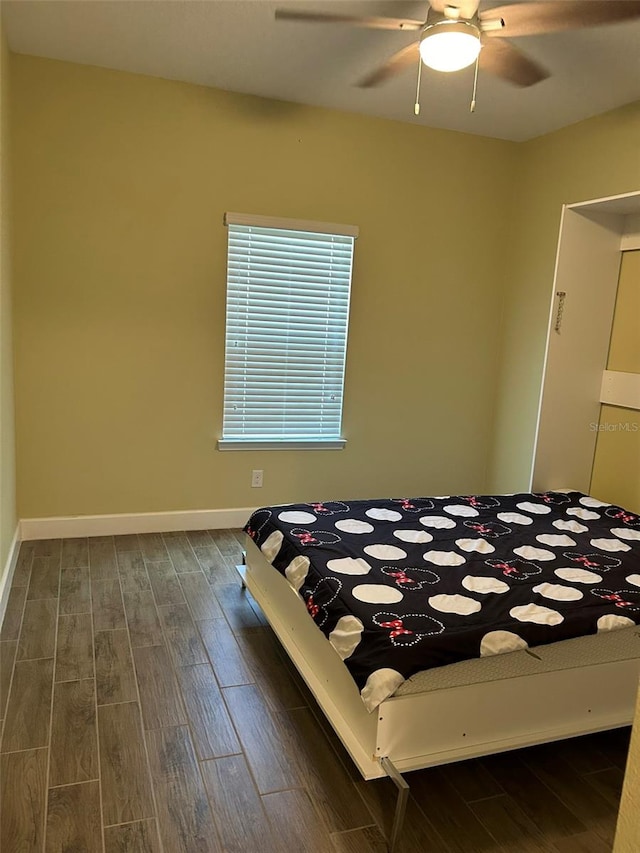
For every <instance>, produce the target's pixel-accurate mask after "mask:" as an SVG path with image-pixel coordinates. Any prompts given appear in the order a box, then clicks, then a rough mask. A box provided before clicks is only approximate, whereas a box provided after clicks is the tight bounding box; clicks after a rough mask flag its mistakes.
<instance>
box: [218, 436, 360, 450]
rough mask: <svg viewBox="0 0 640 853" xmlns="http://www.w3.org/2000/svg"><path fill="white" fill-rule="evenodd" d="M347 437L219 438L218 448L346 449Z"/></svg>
mask: <svg viewBox="0 0 640 853" xmlns="http://www.w3.org/2000/svg"><path fill="white" fill-rule="evenodd" d="M346 443H347V442H346V439H343V438H337V439H327V440H326V441H325V440H323V439H320V438H314V439H309V440H308V441H306V440H304V439H299V440H295V439H285V440H283V441H270V440H266V441H245V440H244V439H235V438H219V439H218V450H344V448H345V445H346Z"/></svg>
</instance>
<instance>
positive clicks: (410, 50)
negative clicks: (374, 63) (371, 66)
mask: <svg viewBox="0 0 640 853" xmlns="http://www.w3.org/2000/svg"><path fill="white" fill-rule="evenodd" d="M418 46H419V42H417V41H415V42H413V44H410V45H408V46H407V47H403V48H402V50H399V51H398V52H397V53H394V55H393V56H392V57H391V59H389V60H388V61H387V62H385V64H384V65H382V66H380V68H378V69H376V71H373V72H372V73H371V74H369V75H368V76H367V77H365V78H364V80H361V81H360V82H359V83H358V86H361V87H362V88H365V89H368V88H370V87H371V86H379V85H380V83H385V82H386V81H387V80H389V79H390V78H391V77H395V76H396V74H400V73H401V72H402V71H404V70H405V69H406V68H410V67H411V66H412V65H413V66H414V67H415V68H417V67H418V62H419V58H420V51H419V49H418Z"/></svg>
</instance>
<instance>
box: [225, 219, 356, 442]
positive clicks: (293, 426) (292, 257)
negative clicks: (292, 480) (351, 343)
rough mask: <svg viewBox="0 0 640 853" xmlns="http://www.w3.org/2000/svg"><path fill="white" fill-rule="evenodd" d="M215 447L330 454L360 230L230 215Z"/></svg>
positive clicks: (337, 436)
mask: <svg viewBox="0 0 640 853" xmlns="http://www.w3.org/2000/svg"><path fill="white" fill-rule="evenodd" d="M225 223H226V225H227V226H228V229H229V235H228V236H229V240H228V256H227V326H226V329H227V331H226V348H225V375H224V420H223V429H222V439H221V440H220V441H219V442H218V447H219V448H220V449H221V450H237V449H249V448H275V449H289V448H292V447H302V448H303V447H314V448H325V449H334V448H335V449H337V448H341V447H343V446H344V444H345V442H344V440H343V439H342V436H341V421H342V393H343V385H344V368H345V356H346V347H347V325H348V319H349V294H350V287H351V268H352V260H353V244H354V241H355V238H356V237H357V235H358V230H357V228H354V227H352V226H346V225H332V224H329V223H322V222H300V221H298V220H289V219H272V218H271V217H264V216H246V215H244V214H235V213H228V214H226V216H225Z"/></svg>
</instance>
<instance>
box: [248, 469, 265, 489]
mask: <svg viewBox="0 0 640 853" xmlns="http://www.w3.org/2000/svg"><path fill="white" fill-rule="evenodd" d="M262 474H263V471H261V470H259V469H254V470H253V471H252V472H251V488H252V489H261V488H262Z"/></svg>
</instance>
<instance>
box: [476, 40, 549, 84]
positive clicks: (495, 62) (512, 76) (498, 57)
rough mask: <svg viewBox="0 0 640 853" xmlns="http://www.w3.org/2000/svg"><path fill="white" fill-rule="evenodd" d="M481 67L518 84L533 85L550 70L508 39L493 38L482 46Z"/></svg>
mask: <svg viewBox="0 0 640 853" xmlns="http://www.w3.org/2000/svg"><path fill="white" fill-rule="evenodd" d="M478 62H479V67H480V68H481V69H482V70H483V71H488V72H489V73H490V74H494V75H495V76H496V77H501V78H502V79H503V80H508V81H509V83H513V84H514V85H516V86H533V85H534V83H539V82H540V81H541V80H546V78H547V77H548V76H549V72H548V71H546V70H545V69H544V68H543V67H542V66H541V65H538V63H537V62H534V61H533V60H532V59H529V57H527V56H525V55H524V53H521V52H520V51H519V50H518V49H517V48H516V47H514V46H513V45H512V44H509V42H508V41H503V40H502V39H492V40H491V41H489V42H486V43H484V44H483V46H482V50H481V51H480V56H479V59H478Z"/></svg>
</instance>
